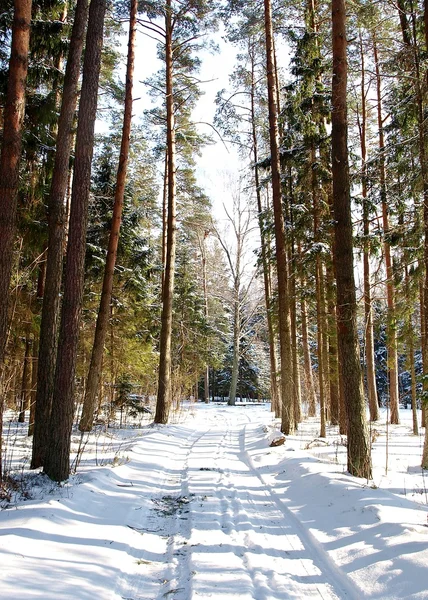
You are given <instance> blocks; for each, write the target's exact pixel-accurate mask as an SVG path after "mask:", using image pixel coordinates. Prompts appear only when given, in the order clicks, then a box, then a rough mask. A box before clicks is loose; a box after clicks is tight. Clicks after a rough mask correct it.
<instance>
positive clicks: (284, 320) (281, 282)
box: [264, 0, 295, 435]
mask: <svg viewBox="0 0 428 600" xmlns="http://www.w3.org/2000/svg"><path fill="white" fill-rule="evenodd" d="M264 9H265V10H264V14H265V35H266V71H267V86H268V107H269V140H270V153H271V169H272V197H273V212H274V223H275V245H276V248H275V255H276V263H277V276H278V311H279V314H278V320H279V344H280V357H281V406H282V413H281V430H282V432H283V433H285V434H286V435H288V434H290V433H292V432H293V431H294V427H295V422H294V402H293V398H294V395H293V362H292V350H291V323H290V298H289V290H288V264H287V248H286V239H285V223H284V215H283V212H282V198H281V178H280V166H279V165H280V163H279V139H278V109H277V103H276V82H275V71H274V60H273V58H274V53H273V30H272V7H271V2H270V0H264Z"/></svg>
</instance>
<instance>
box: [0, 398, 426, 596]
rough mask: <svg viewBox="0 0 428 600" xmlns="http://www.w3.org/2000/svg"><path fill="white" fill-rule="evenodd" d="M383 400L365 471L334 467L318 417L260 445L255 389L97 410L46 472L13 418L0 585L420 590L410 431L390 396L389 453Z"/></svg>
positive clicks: (36, 588)
mask: <svg viewBox="0 0 428 600" xmlns="http://www.w3.org/2000/svg"><path fill="white" fill-rule="evenodd" d="M385 416H386V413H385V412H384V411H383V412H382V416H381V420H380V421H379V422H378V423H376V424H373V425H372V427H371V438H372V440H373V450H372V453H373V461H374V478H373V480H372V481H366V480H362V479H357V478H355V477H351V476H350V475H349V474H348V473H347V472H346V466H345V465H346V449H345V446H344V445H343V440H342V438H341V436H340V435H338V433H337V431H336V429H335V428H329V431H328V438H327V439H320V438H318V432H319V422H318V421H317V420H316V419H308V420H306V421H304V422H303V423H302V424H301V426H300V427H299V431H298V432H296V434H295V435H292V436H288V437H287V439H286V440H285V442H284V444H283V445H281V446H276V447H271V446H270V443H271V442H272V440H274V439H278V438H281V437H282V436H281V434H280V432H279V422H278V420H275V419H274V417H273V415H272V413H271V412H270V406H269V405H266V406H265V405H237V406H236V407H228V406H225V405H224V404H223V405H214V404H211V405H205V404H202V403H198V404H185V405H183V406H182V407H181V408H180V410H178V411H175V412H173V414H172V419H171V423H170V424H169V425H164V426H162V425H158V426H152V425H150V424H149V419H150V417H149V416H147V418H146V420H145V421H143V422H142V423H134V426H133V427H132V428H129V429H126V430H124V429H121V430H119V429H117V428H115V427H113V428H110V429H108V430H104V429H103V428H102V427H101V426H99V427H98V428H96V429H95V431H94V432H93V433H91V434H87V437H85V440H84V442H85V450H84V453H83V456H82V457H81V458H82V460H81V462H80V464H79V466H78V469H77V473H76V474H75V475H73V476H72V477H71V479H70V481H69V482H68V483H66V484H64V485H62V486H60V487H58V486H56V485H54V484H53V483H52V482H50V481H49V480H48V479H47V478H46V477H45V476H43V475H40V474H37V473H34V472H33V473H28V471H27V468H26V466H25V465H28V460H29V456H30V453H31V439H30V440H29V438H28V436H27V435H26V426H25V425H23V424H20V423H17V422H16V420H13V419H12V420H11V421H10V422H9V423H8V427H7V428H6V427H5V431H8V436H7V440H8V449H7V452H6V456H7V464H8V465H9V466H10V467H14V468H15V469H16V470H17V473H18V474H19V475H18V478H17V482H18V484H19V485H18V486H17V490H16V494H15V496H14V497H12V498H11V499H10V503H9V507H8V508H7V509H4V510H1V511H0V564H1V566H2V568H1V570H0V598H1V600H17V599H18V600H30V599H31V600H33V599H36V598H40V599H41V600H58V598H62V599H64V600H69V599H70V600H71V599H73V600H94V599H97V600H121V599H122V600H123V599H127V600H131V599H132V600H165V599H166V600H168V599H169V600H210V599H211V600H232V599H237V600H290V599H302V600H308V599H311V598H320V599H321V598H322V599H323V600H367V599H371V600H398V599H408V600H427V599H428V577H427V565H428V520H427V519H428V496H427V483H428V481H427V480H426V478H427V475H426V474H425V475H424V473H423V472H422V471H421V469H420V466H419V465H420V458H421V450H422V443H423V434H421V435H419V436H412V435H411V411H410V410H408V411H406V410H404V409H403V410H402V411H401V414H400V416H401V422H402V424H401V425H394V426H390V427H389V439H388V442H389V443H388V455H387V453H386V448H387V443H386V427H385ZM7 417H8V418H9V419H10V418H11V415H10V414H8V415H7ZM419 417H420V415H419ZM79 439H80V436H79V435H78V432H77V431H74V432H73V436H72V444H73V450H74V451H76V450H77V449H78V442H79ZM387 456H388V464H387V465H386V457H387ZM386 466H387V467H388V468H386ZM19 492H22V493H21V496H20V497H19ZM3 504H4V503H3Z"/></svg>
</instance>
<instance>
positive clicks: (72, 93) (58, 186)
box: [31, 0, 89, 469]
mask: <svg viewBox="0 0 428 600" xmlns="http://www.w3.org/2000/svg"><path fill="white" fill-rule="evenodd" d="M88 2H89V0H78V2H77V4H76V11H75V15H74V23H73V29H72V32H71V39H70V48H69V51H68V58H67V66H66V70H65V77H64V86H63V93H62V103H61V111H60V116H59V120H58V134H57V138H56V152H55V162H54V168H53V174H52V183H51V190H50V196H49V222H48V229H49V241H48V250H47V259H46V260H47V265H46V281H45V287H44V295H43V306H42V319H41V324H40V341H39V365H40V368H39V369H38V375H37V392H36V409H35V422H34V437H33V452H32V457H31V468H32V469H36V468H37V467H41V466H43V462H44V456H45V453H46V447H47V443H48V437H49V427H50V415H51V408H52V396H53V386H54V377H55V363H56V353H57V340H58V326H59V310H60V291H61V282H62V269H63V252H64V239H65V231H66V228H67V218H68V213H67V211H66V202H65V201H66V195H67V189H68V178H69V171H70V166H69V163H70V154H71V148H72V142H73V137H74V134H73V121H74V115H75V112H76V103H77V86H78V82H79V76H80V65H81V58H82V50H83V44H84V39H85V29H86V23H87V20H88Z"/></svg>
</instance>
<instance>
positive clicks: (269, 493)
mask: <svg viewBox="0 0 428 600" xmlns="http://www.w3.org/2000/svg"><path fill="white" fill-rule="evenodd" d="M246 436H247V428H246V427H244V428H243V430H242V432H241V436H240V455H241V459H242V461H243V462H244V463H245V464H246V465H247V467H248V469H249V471H250V473H251V474H252V475H253V477H256V478H257V479H258V480H259V481H260V483H261V484H262V486H263V488H264V493H265V494H266V497H267V499H268V502H266V505H267V506H270V509H271V510H272V512H273V513H277V512H278V511H279V513H280V514H281V515H282V518H283V519H284V520H285V521H286V522H287V527H288V524H290V525H291V528H292V530H293V531H294V532H295V534H296V535H297V539H298V540H299V542H300V543H301V544H303V546H304V548H305V551H306V554H307V555H308V556H309V560H310V561H313V563H314V566H316V568H317V569H318V570H319V571H320V573H322V576H323V579H324V581H328V586H329V587H330V588H331V591H332V593H333V598H334V597H337V598H339V599H340V600H342V599H345V598H346V599H350V600H351V599H355V600H358V599H361V598H362V597H364V593H363V592H362V591H361V590H358V589H356V585H355V582H353V581H351V580H350V578H349V577H348V576H347V575H346V573H344V572H343V571H342V570H341V569H340V568H339V567H337V566H336V564H335V563H334V561H333V560H332V558H331V557H330V556H329V554H328V552H327V551H326V550H324V548H323V547H322V545H321V544H320V543H319V542H318V540H316V538H315V537H314V536H313V535H312V533H311V532H310V531H309V530H308V529H307V527H305V525H304V524H303V523H301V522H300V521H299V519H298V518H297V517H296V516H295V515H294V514H293V513H292V511H290V509H289V508H288V507H287V506H286V505H285V504H284V502H282V501H281V499H280V498H279V496H278V494H277V492H276V490H275V488H274V487H272V486H271V485H269V484H267V483H266V482H265V480H264V479H263V476H262V475H261V474H260V473H259V472H258V470H257V469H256V467H255V466H254V463H253V461H252V459H251V456H250V454H249V453H248V451H247V449H246ZM285 535H286V536H287V538H288V537H289V536H288V534H285ZM290 543H291V547H293V545H294V544H295V543H296V542H293V539H290ZM304 567H305V570H308V562H306V561H305V565H304ZM318 591H319V593H320V596H321V597H322V598H329V597H331V596H329V595H325V593H326V592H325V591H324V590H323V589H322V588H321V587H319V588H318ZM305 597H306V596H305Z"/></svg>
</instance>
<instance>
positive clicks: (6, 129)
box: [0, 0, 32, 365]
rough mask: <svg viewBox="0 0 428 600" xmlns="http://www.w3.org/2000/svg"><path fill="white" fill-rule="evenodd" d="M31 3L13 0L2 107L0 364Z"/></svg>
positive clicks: (4, 343)
mask: <svg viewBox="0 0 428 600" xmlns="http://www.w3.org/2000/svg"><path fill="white" fill-rule="evenodd" d="M31 5H32V3H31V0H15V2H14V15H13V24H12V46H11V53H10V60H9V75H8V83H7V95H6V103H5V107H4V111H3V140H2V148H1V154H0V365H1V364H2V363H3V360H4V353H5V347H6V337H7V328H8V298H9V284H10V278H11V273H12V260H13V245H14V237H15V221H16V208H17V198H18V179H19V163H20V158H21V145H22V126H23V121H24V111H25V84H26V80H27V69H28V49H29V42H30V21H31Z"/></svg>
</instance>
